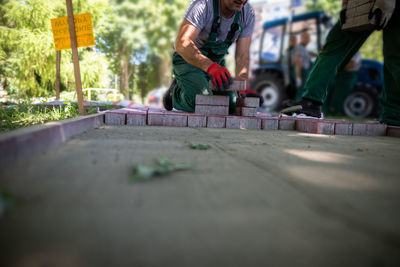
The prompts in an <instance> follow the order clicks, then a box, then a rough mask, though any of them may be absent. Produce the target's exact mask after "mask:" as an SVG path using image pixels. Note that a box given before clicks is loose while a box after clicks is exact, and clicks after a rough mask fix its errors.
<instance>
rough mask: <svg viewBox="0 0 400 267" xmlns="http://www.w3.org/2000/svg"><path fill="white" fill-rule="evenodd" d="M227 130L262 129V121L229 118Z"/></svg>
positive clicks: (247, 118)
mask: <svg viewBox="0 0 400 267" xmlns="http://www.w3.org/2000/svg"><path fill="white" fill-rule="evenodd" d="M226 128H230V129H256V130H259V129H261V119H259V118H250V117H239V116H227V117H226Z"/></svg>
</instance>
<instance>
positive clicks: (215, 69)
mask: <svg viewBox="0 0 400 267" xmlns="http://www.w3.org/2000/svg"><path fill="white" fill-rule="evenodd" d="M207 73H208V74H210V75H211V76H212V77H211V80H212V81H213V83H214V86H215V88H217V90H218V91H223V90H226V89H229V86H230V85H231V84H232V77H231V74H230V73H229V71H228V69H227V68H225V67H223V66H221V65H218V64H217V63H215V62H214V63H213V64H211V66H210V67H208V69H207Z"/></svg>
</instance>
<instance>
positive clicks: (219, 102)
mask: <svg viewBox="0 0 400 267" xmlns="http://www.w3.org/2000/svg"><path fill="white" fill-rule="evenodd" d="M197 105H210V106H229V96H225V95H196V106H197Z"/></svg>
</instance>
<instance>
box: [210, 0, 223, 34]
mask: <svg viewBox="0 0 400 267" xmlns="http://www.w3.org/2000/svg"><path fill="white" fill-rule="evenodd" d="M213 9H214V20H213V24H212V27H211V33H210V36H209V38H208V40H210V41H214V42H215V41H216V40H217V33H218V28H219V24H220V21H221V17H220V16H219V0H213Z"/></svg>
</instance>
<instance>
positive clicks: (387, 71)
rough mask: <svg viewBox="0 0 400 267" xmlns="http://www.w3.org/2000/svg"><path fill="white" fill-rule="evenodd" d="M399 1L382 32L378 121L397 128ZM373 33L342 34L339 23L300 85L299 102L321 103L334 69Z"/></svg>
mask: <svg viewBox="0 0 400 267" xmlns="http://www.w3.org/2000/svg"><path fill="white" fill-rule="evenodd" d="M399 5H400V1H399V0H396V9H395V11H394V14H393V15H392V18H391V20H390V21H389V23H388V25H387V26H386V27H385V28H384V29H383V56H384V70H383V72H384V85H383V88H382V93H381V103H382V113H381V116H380V119H379V120H380V121H381V122H384V123H388V124H391V125H400V52H399V47H400V30H399V28H400V6H399ZM372 32H373V30H370V31H363V32H346V31H342V30H341V27H340V23H339V22H338V23H336V25H335V26H334V27H333V28H332V29H331V31H330V32H329V35H328V37H327V40H326V44H325V45H324V47H323V48H322V50H321V52H320V54H319V55H318V58H317V60H316V62H315V64H314V65H313V67H312V68H311V71H310V74H309V76H308V79H307V81H306V83H305V85H304V93H303V98H305V99H311V100H314V101H317V102H320V103H324V101H325V99H326V96H327V90H328V86H329V84H330V83H331V82H332V80H333V79H334V78H335V76H336V73H337V72H338V69H341V68H342V67H344V66H345V65H346V64H347V63H348V62H349V61H350V59H351V58H352V57H353V55H354V54H355V53H356V52H357V51H358V50H359V49H360V47H361V46H362V44H363V43H364V42H365V41H366V39H367V38H368V37H369V36H370V34H371V33H372Z"/></svg>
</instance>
